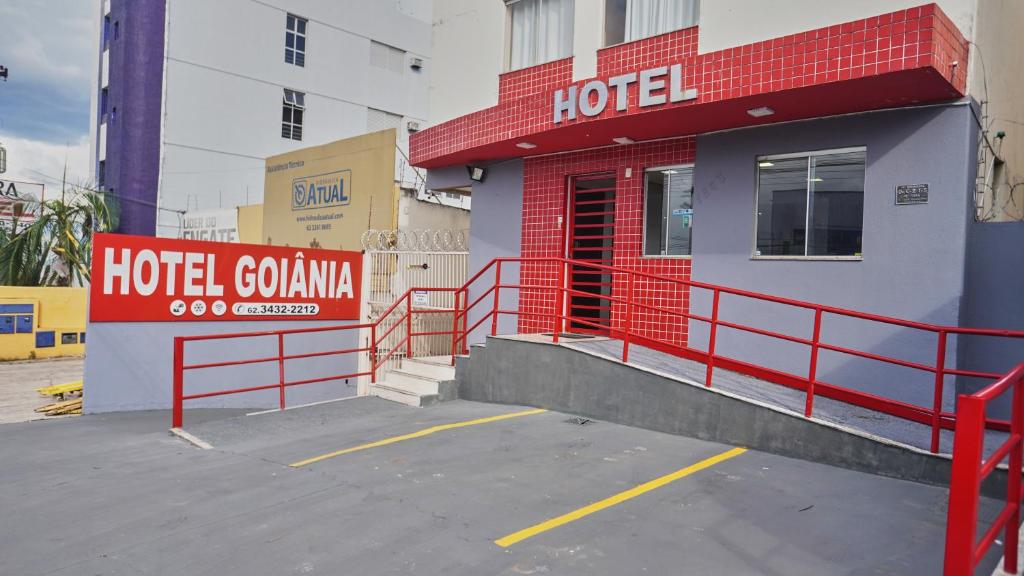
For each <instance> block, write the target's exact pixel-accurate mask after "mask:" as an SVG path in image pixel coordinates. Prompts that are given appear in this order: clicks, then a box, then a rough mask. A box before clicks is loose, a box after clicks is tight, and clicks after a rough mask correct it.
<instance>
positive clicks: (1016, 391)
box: [1003, 380, 1024, 574]
mask: <svg viewBox="0 0 1024 576" xmlns="http://www.w3.org/2000/svg"><path fill="white" fill-rule="evenodd" d="M1022 385H1024V384H1022V381H1021V380H1017V381H1016V382H1014V383H1013V408H1012V409H1011V412H1010V437H1011V438H1017V441H1016V444H1015V445H1014V447H1013V449H1011V450H1010V462H1009V468H1008V469H1007V471H1006V476H1007V481H1006V502H1007V504H1008V505H1010V506H1014V510H1013V513H1012V514H1011V515H1010V519H1009V520H1008V521H1007V522H1006V532H1005V534H1004V535H1003V542H1004V543H1005V549H1004V552H1005V554H1004V556H1003V571H1004V572H1006V573H1007V574H1016V573H1017V543H1018V541H1019V538H1020V498H1021V478H1020V477H1021V474H1022V473H1024V470H1022V468H1021V466H1022V462H1021V457H1022V455H1024V437H1022V436H1021V435H1022V434H1024V406H1022V405H1021V402H1022V401H1024V393H1022V392H1021V386H1022Z"/></svg>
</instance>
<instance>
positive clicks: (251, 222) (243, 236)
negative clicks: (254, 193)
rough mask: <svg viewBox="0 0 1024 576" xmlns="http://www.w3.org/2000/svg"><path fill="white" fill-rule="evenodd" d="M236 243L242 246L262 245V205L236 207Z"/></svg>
mask: <svg viewBox="0 0 1024 576" xmlns="http://www.w3.org/2000/svg"><path fill="white" fill-rule="evenodd" d="M238 241H239V242H241V243H242V244H262V243H263V204H250V205H248V206H239V207H238Z"/></svg>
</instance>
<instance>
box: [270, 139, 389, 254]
mask: <svg viewBox="0 0 1024 576" xmlns="http://www.w3.org/2000/svg"><path fill="white" fill-rule="evenodd" d="M265 182H266V183H265V186H264V199H263V240H264V242H265V243H267V244H273V245H277V246H309V247H312V248H328V249H335V250H358V249H360V237H361V236H362V234H363V232H365V231H366V230H368V229H370V228H378V229H386V228H389V227H391V222H392V218H393V215H392V211H393V205H394V202H393V196H394V189H395V186H394V183H395V131H394V130H393V129H391V130H383V131H381V132H374V133H372V134H366V135H364V136H357V137H355V138H348V139H345V140H338V141H337V142H331V143H330V144H324V145H322V146H313V147H310V148H303V149H302V150H296V151H294V152H288V153H286V154H281V155H278V156H273V157H271V158H267V167H266V180H265Z"/></svg>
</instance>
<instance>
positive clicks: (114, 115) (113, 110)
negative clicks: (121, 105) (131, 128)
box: [109, 106, 117, 124]
mask: <svg viewBox="0 0 1024 576" xmlns="http://www.w3.org/2000/svg"><path fill="white" fill-rule="evenodd" d="M109 120H110V124H113V123H114V122H116V121H117V106H114V107H113V108H111V109H110V118H109Z"/></svg>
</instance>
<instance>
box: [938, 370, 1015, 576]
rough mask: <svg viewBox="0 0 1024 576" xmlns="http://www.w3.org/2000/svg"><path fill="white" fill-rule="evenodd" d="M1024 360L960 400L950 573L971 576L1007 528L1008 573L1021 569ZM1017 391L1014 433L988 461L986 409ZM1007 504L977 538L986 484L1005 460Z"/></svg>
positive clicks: (949, 575) (947, 562)
mask: <svg viewBox="0 0 1024 576" xmlns="http://www.w3.org/2000/svg"><path fill="white" fill-rule="evenodd" d="M1022 387H1024V363H1021V364H1019V365H1018V366H1017V367H1016V368H1014V369H1013V370H1011V371H1010V372H1009V373H1008V374H1006V375H1005V376H1003V377H1002V378H1001V379H999V381H997V382H995V383H994V384H992V385H990V386H988V387H987V388H984V389H982V390H980V391H978V392H975V393H974V394H971V395H961V396H960V398H959V400H958V402H957V416H956V435H955V437H954V440H953V473H952V478H951V481H950V484H949V513H948V517H947V521H946V558H945V572H944V574H945V575H946V576H971V575H973V574H974V569H975V567H976V566H977V565H978V562H980V561H981V559H982V558H983V557H984V556H985V553H986V552H987V551H988V549H989V547H990V546H992V543H993V542H995V539H996V537H997V536H998V535H999V531H1000V530H1003V532H1004V533H1003V543H1004V544H1003V546H1004V549H1003V566H1004V571H1005V572H1006V573H1008V574H1016V573H1017V542H1018V538H1019V531H1020V501H1021V474H1024V469H1022V466H1021V454H1022V442H1021V437H1022V433H1024V405H1022V404H1021V402H1022V401H1024V393H1022ZM1010 389H1012V391H1013V400H1012V408H1011V416H1010V437H1009V438H1007V439H1006V441H1005V442H1003V443H1002V444H1001V445H1000V446H999V447H998V448H997V449H996V450H995V451H994V452H993V453H992V454H991V455H990V456H989V457H988V458H987V459H985V458H984V457H983V453H984V447H985V420H986V416H985V411H986V408H987V407H988V403H989V402H990V401H992V400H993V399H995V398H997V397H999V396H1001V395H1002V394H1004V393H1006V392H1007V391H1008V390H1010ZM1007 457H1009V462H1008V466H1007V471H1006V503H1005V505H1004V506H1003V508H1002V510H1001V511H1000V513H999V515H998V516H997V517H996V519H995V521H994V522H993V523H992V524H991V525H990V526H989V528H988V529H987V530H986V531H985V533H984V534H983V535H982V537H981V539H980V540H978V538H977V536H978V535H977V525H978V508H979V500H980V495H981V484H982V482H983V481H984V480H985V478H986V477H988V475H989V474H991V473H992V472H993V471H994V470H995V469H996V467H997V465H998V464H999V463H1000V462H1001V461H1002V460H1003V459H1005V458H1007Z"/></svg>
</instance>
